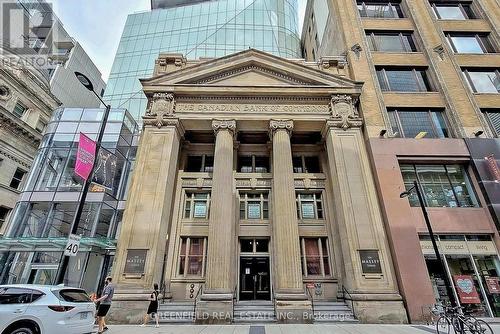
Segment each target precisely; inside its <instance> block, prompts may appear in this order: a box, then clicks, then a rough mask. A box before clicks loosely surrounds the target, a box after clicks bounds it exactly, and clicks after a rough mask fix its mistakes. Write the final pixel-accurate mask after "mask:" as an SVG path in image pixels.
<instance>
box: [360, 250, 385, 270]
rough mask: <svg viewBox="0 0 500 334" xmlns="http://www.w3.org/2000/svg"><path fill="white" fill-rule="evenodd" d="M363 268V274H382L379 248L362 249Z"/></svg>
mask: <svg viewBox="0 0 500 334" xmlns="http://www.w3.org/2000/svg"><path fill="white" fill-rule="evenodd" d="M359 257H360V259H361V269H362V270H363V274H381V273H382V267H381V266H380V258H379V256H378V251H377V250H360V251H359Z"/></svg>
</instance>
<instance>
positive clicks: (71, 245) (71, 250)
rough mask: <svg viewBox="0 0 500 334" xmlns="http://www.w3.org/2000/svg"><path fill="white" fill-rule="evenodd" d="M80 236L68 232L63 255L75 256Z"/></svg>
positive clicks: (78, 247)
mask: <svg viewBox="0 0 500 334" xmlns="http://www.w3.org/2000/svg"><path fill="white" fill-rule="evenodd" d="M81 239H82V237H81V236H80V235H76V234H70V235H69V238H68V243H67V244H66V248H65V249H64V255H65V256H76V254H77V253H78V250H79V249H80V240H81Z"/></svg>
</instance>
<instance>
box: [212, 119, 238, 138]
mask: <svg viewBox="0 0 500 334" xmlns="http://www.w3.org/2000/svg"><path fill="white" fill-rule="evenodd" d="M212 129H213V130H214V132H215V135H217V133H218V132H219V131H221V130H227V131H229V132H231V134H232V135H233V136H234V135H235V134H236V121H235V120H234V119H214V120H212Z"/></svg>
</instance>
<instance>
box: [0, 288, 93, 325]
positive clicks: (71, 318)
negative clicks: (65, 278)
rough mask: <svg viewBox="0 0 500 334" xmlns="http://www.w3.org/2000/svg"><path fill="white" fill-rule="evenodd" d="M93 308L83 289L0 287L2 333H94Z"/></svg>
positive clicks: (0, 323)
mask: <svg viewBox="0 0 500 334" xmlns="http://www.w3.org/2000/svg"><path fill="white" fill-rule="evenodd" d="M95 311H96V309H95V305H94V303H93V302H92V301H91V300H90V298H89V296H88V295H87V293H86V292H85V290H82V289H76V288H69V287H64V286H52V285H32V284H14V285H0V333H1V334H84V333H92V332H94V316H95Z"/></svg>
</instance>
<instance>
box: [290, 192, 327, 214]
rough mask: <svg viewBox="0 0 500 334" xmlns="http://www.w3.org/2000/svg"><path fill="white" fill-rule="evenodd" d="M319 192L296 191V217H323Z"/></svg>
mask: <svg viewBox="0 0 500 334" xmlns="http://www.w3.org/2000/svg"><path fill="white" fill-rule="evenodd" d="M321 197H322V196H321V192H316V193H301V192H299V193H297V199H296V201H297V217H298V218H299V219H324V213H323V202H322V200H321Z"/></svg>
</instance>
